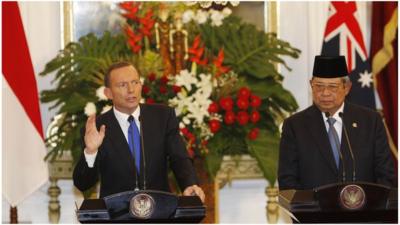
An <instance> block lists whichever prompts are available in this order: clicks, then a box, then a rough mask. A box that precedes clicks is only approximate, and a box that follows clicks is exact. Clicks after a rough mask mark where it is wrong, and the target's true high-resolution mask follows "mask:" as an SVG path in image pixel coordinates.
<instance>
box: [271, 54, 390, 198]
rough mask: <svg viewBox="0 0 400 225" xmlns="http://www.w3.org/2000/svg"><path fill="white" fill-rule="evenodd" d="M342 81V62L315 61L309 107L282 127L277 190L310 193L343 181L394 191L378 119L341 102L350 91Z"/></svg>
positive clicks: (330, 59) (331, 59)
mask: <svg viewBox="0 0 400 225" xmlns="http://www.w3.org/2000/svg"><path fill="white" fill-rule="evenodd" d="M347 75H348V73H347V66H346V61H345V58H344V57H343V56H339V57H329V56H316V57H315V62H314V70H313V78H312V79H311V81H310V84H311V87H312V94H313V102H314V104H313V105H312V106H310V107H308V108H307V109H305V110H303V111H301V112H299V113H296V114H295V115H293V116H291V117H289V118H287V119H286V120H285V121H284V123H283V128H282V137H281V142H280V155H279V168H278V182H279V188H280V189H281V190H284V189H313V188H316V187H319V186H322V185H326V184H332V183H338V182H342V181H366V182H372V183H379V184H384V185H388V186H392V185H393V181H394V178H395V175H394V167H393V159H392V157H391V155H390V150H389V145H388V142H387V137H386V133H385V129H384V126H383V123H382V118H381V117H380V115H379V114H378V113H377V112H375V111H372V110H370V109H367V108H364V107H361V106H357V105H354V104H351V103H348V102H346V101H345V97H346V95H347V94H348V93H349V91H350V88H351V82H350V80H349V78H348V76H347ZM346 133H347V135H346ZM350 148H351V149H350ZM352 155H353V156H352Z"/></svg>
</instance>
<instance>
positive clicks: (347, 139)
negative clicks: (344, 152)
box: [339, 112, 356, 182]
mask: <svg viewBox="0 0 400 225" xmlns="http://www.w3.org/2000/svg"><path fill="white" fill-rule="evenodd" d="M339 116H340V118H342V120H343V129H344V135H345V137H346V142H347V146H348V147H349V150H350V156H351V160H352V161H353V182H355V181H356V160H355V159H354V154H353V148H352V147H351V144H350V139H349V135H348V132H347V129H346V124H345V123H344V116H343V113H342V112H340V113H339Z"/></svg>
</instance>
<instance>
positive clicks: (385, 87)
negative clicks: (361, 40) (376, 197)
mask: <svg viewBox="0 0 400 225" xmlns="http://www.w3.org/2000/svg"><path fill="white" fill-rule="evenodd" d="M372 4H373V9H372V10H373V11H372V31H371V33H372V37H371V58H372V71H373V73H374V76H375V78H376V80H375V81H376V87H377V91H378V93H379V97H380V100H381V102H382V107H383V114H384V117H385V121H386V124H387V127H388V129H389V132H390V135H391V137H392V140H393V144H394V145H395V147H396V149H397V146H398V144H397V141H398V140H397V120H398V118H397V107H398V104H397V98H398V97H397V95H398V93H397V77H398V65H397V57H398V51H397V40H398V28H397V27H398V25H397V2H373V3H372Z"/></svg>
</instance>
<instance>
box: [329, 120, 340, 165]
mask: <svg viewBox="0 0 400 225" xmlns="http://www.w3.org/2000/svg"><path fill="white" fill-rule="evenodd" d="M335 122H336V119H334V118H332V117H329V118H328V124H329V130H328V137H329V142H330V143H331V147H332V151H333V157H334V158H335V162H336V167H337V168H339V151H340V141H339V135H338V134H337V132H336V129H335V127H334V126H333V124H334V123H335Z"/></svg>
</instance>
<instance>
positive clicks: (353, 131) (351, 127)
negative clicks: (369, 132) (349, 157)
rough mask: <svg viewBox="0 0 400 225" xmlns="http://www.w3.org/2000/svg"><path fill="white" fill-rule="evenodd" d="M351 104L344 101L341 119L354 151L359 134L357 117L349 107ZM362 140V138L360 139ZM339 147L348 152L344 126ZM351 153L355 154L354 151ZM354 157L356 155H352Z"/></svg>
mask: <svg viewBox="0 0 400 225" xmlns="http://www.w3.org/2000/svg"><path fill="white" fill-rule="evenodd" d="M351 107H352V106H351V104H349V103H347V102H345V104H344V110H343V117H344V118H343V120H344V123H343V124H344V125H345V126H346V129H347V133H348V136H349V142H350V143H349V144H351V145H352V148H353V151H354V146H358V145H359V144H358V143H357V141H359V140H360V139H359V138H358V136H359V130H360V129H359V128H358V126H359V121H358V118H357V117H356V116H355V114H354V113H353V110H352V108H351ZM361 141H362V140H361ZM341 149H345V151H346V152H349V151H350V150H349V148H348V144H347V139H346V135H345V133H344V127H343V131H342V144H341ZM353 154H356V152H353ZM354 157H356V156H354Z"/></svg>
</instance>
